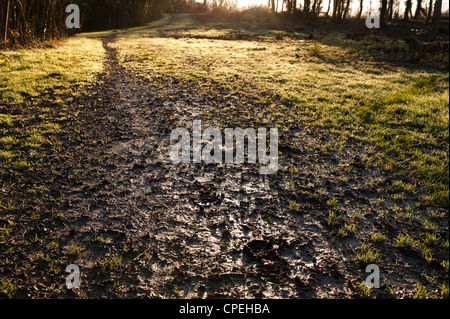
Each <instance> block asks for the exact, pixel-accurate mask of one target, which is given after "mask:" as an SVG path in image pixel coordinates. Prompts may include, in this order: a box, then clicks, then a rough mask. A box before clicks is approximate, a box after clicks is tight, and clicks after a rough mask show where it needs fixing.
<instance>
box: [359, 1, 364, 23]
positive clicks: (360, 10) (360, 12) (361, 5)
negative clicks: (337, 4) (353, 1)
mask: <svg viewBox="0 0 450 319" xmlns="http://www.w3.org/2000/svg"><path fill="white" fill-rule="evenodd" d="M363 3H364V0H359V11H358V19H361V14H362V11H363V7H364V5H363Z"/></svg>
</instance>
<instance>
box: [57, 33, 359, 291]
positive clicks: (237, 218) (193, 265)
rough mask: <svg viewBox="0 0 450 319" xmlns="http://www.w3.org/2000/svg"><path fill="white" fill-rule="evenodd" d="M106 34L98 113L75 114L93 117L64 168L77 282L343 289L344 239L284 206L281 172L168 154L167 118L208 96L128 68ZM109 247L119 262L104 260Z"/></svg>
mask: <svg viewBox="0 0 450 319" xmlns="http://www.w3.org/2000/svg"><path fill="white" fill-rule="evenodd" d="M112 41H114V38H113V37H111V38H107V39H105V40H104V46H105V49H106V51H107V57H108V60H107V62H106V71H105V73H104V74H102V75H101V76H100V79H99V80H100V83H102V85H101V90H102V91H101V92H97V93H98V94H99V95H100V96H101V99H102V101H101V105H98V104H95V105H92V106H91V107H90V108H91V109H93V108H94V109H96V108H97V107H99V106H100V108H102V113H104V114H98V115H97V116H93V117H92V118H90V119H87V120H89V121H90V122H91V123H92V120H93V119H94V118H96V119H97V120H98V119H100V121H99V122H97V123H96V128H95V133H93V134H91V136H92V137H91V138H92V139H93V140H92V141H91V143H89V142H87V143H86V145H88V144H90V146H88V148H89V150H88V151H86V152H85V154H86V156H87V158H86V159H85V160H81V161H80V162H79V163H80V164H81V163H83V162H88V163H89V164H88V165H80V166H79V167H75V168H73V175H76V176H79V178H78V179H77V182H76V185H73V187H70V188H69V189H70V190H71V191H70V193H69V194H67V195H66V203H68V204H66V206H67V207H66V208H65V212H64V215H66V216H68V219H67V221H66V223H67V225H68V226H67V228H66V229H65V232H66V234H67V236H64V237H65V238H66V239H65V242H66V246H67V247H71V246H73V245H76V246H80V247H85V248H84V249H83V250H82V251H80V252H79V253H78V255H77V256H76V257H77V258H76V260H73V263H75V264H77V265H78V266H79V267H80V268H81V272H82V278H83V285H86V286H85V287H86V288H84V289H82V290H81V291H84V292H85V293H86V294H87V296H88V297H103V296H110V295H111V294H112V295H116V296H120V297H144V296H145V297H162V298H177V297H184V298H213V297H219V298H223V297H245V298H255V297H259V298H298V297H313V296H321V295H322V294H327V295H328V296H330V294H334V295H335V296H341V297H342V296H344V295H347V294H348V293H351V291H350V290H351V289H350V287H351V286H349V284H348V282H349V281H351V280H355V279H358V277H355V275H356V276H357V274H358V271H359V269H354V271H353V272H351V271H350V269H351V267H350V268H349V267H348V264H346V263H345V261H346V260H348V257H347V256H346V252H345V250H346V248H344V247H340V245H339V244H335V243H333V241H332V240H331V238H330V236H329V235H327V234H326V232H327V231H326V230H325V231H324V230H323V226H322V224H321V222H320V221H319V219H318V216H314V214H298V213H295V212H292V213H290V214H288V215H286V213H285V210H284V209H282V208H284V206H285V205H286V200H287V198H286V197H288V196H289V195H288V194H287V193H286V192H285V190H284V188H283V186H282V177H277V176H275V177H274V178H273V181H269V178H267V177H266V176H264V175H260V174H259V171H258V167H256V166H255V165H253V166H252V165H243V166H240V165H229V164H228V165H225V164H220V165H217V164H211V165H205V164H195V165H194V164H181V165H174V164H172V162H171V160H170V157H169V154H170V147H171V144H172V142H171V141H170V138H169V137H170V132H171V130H172V129H174V128H176V127H177V121H182V120H186V119H192V120H194V119H199V118H200V114H201V112H202V111H204V110H205V108H207V107H208V106H209V105H211V104H212V103H211V101H210V100H209V99H211V98H214V99H216V98H217V96H213V97H211V95H209V94H208V93H210V92H208V90H203V91H204V92H203V94H202V92H199V91H193V90H192V88H189V87H187V86H182V85H180V86H179V87H171V88H166V87H165V86H163V85H161V84H160V85H158V86H155V85H149V83H146V82H145V81H144V80H141V79H139V78H134V77H133V76H131V75H130V74H128V73H127V71H126V70H124V69H123V68H121V67H120V66H119V65H118V63H117V58H116V52H115V50H114V49H112V48H110V46H109V44H110V43H111V42H112ZM162 84H163V83H162ZM219 95H220V92H219ZM225 99H226V98H224V100H225ZM87 116H89V114H87ZM188 123H189V122H188ZM203 123H205V125H206V126H205V127H207V126H208V124H209V125H212V124H213V123H214V120H211V121H210V123H208V119H204V118H203ZM187 128H188V129H190V128H189V126H187ZM102 139H103V140H104V141H105V140H107V142H103V143H99V142H98V141H99V140H102ZM96 141H97V142H96ZM86 166H87V167H88V168H87V167H86ZM270 179H272V178H270ZM311 187H314V185H312V186H311ZM316 204H317V203H316ZM69 216H70V217H69ZM69 225H70V226H69ZM347 249H349V248H347ZM116 258H121V259H122V260H121V262H120V265H118V266H117V267H115V266H114V265H112V266H111V265H110V264H108V262H110V261H114V260H116ZM99 261H104V263H105V264H107V266H104V267H103V266H102V265H101V263H99ZM348 261H350V260H348ZM108 267H110V268H108ZM105 268H106V270H105ZM353 268H355V267H353ZM115 283H116V284H115ZM117 283H118V284H117ZM117 286H118V287H119V288H117Z"/></svg>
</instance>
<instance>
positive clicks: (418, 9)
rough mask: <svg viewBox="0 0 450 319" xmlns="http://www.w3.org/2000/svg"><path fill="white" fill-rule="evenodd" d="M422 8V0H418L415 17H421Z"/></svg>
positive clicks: (416, 18)
mask: <svg viewBox="0 0 450 319" xmlns="http://www.w3.org/2000/svg"><path fill="white" fill-rule="evenodd" d="M421 9H422V0H417V7H416V13H415V14H414V19H415V20H418V19H420V11H421Z"/></svg>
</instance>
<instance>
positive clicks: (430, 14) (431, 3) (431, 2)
mask: <svg viewBox="0 0 450 319" xmlns="http://www.w3.org/2000/svg"><path fill="white" fill-rule="evenodd" d="M432 13H433V0H430V2H429V3H428V11H427V18H426V19H425V22H427V23H428V22H430V21H431V17H432V16H433V15H432Z"/></svg>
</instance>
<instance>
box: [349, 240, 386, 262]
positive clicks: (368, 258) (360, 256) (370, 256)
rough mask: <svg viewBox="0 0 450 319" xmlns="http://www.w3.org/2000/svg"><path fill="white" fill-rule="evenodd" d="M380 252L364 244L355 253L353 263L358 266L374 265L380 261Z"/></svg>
mask: <svg viewBox="0 0 450 319" xmlns="http://www.w3.org/2000/svg"><path fill="white" fill-rule="evenodd" d="M380 258H381V255H380V252H379V251H378V250H376V249H374V248H371V247H369V246H368V245H366V244H365V243H363V244H362V245H361V247H360V248H359V249H358V250H357V252H356V258H355V261H356V262H357V263H358V264H363V265H367V264H375V263H377V262H379V261H380Z"/></svg>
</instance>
